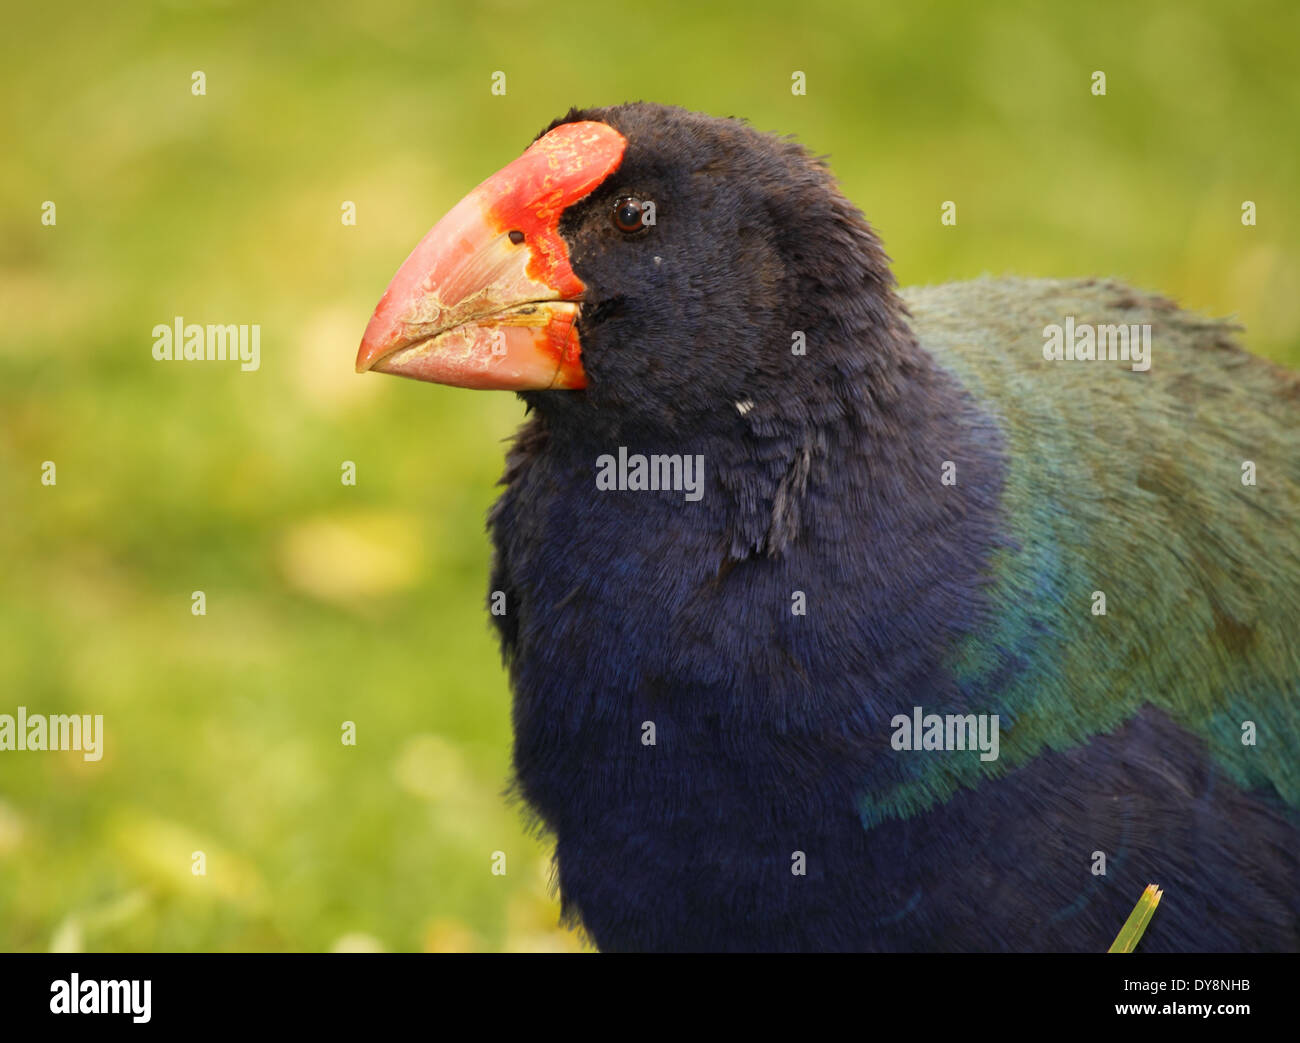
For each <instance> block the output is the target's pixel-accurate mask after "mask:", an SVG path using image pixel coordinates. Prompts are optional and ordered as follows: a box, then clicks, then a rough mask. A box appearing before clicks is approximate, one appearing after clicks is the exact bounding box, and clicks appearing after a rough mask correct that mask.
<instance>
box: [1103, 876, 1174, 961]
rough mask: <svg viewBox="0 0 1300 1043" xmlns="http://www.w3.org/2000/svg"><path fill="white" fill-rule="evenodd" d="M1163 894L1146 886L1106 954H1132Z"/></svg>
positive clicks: (1153, 885)
mask: <svg viewBox="0 0 1300 1043" xmlns="http://www.w3.org/2000/svg"><path fill="white" fill-rule="evenodd" d="M1163 894H1164V891H1162V890H1161V889H1160V888H1158V887H1157V886H1156V885H1155V884H1147V887H1146V890H1145V891H1143V892H1142V897H1141V898H1139V899H1138V901H1137V905H1135V906H1134V907H1133V911H1132V912H1131V913H1129V914H1128V919H1127V920H1125V921H1124V926H1123V927H1121V928H1120V929H1119V934H1117V935H1116V936H1115V941H1114V942H1113V943H1112V944H1111V947H1110V948H1109V949H1107V950H1106V951H1107V952H1132V951H1133V950H1134V949H1136V948H1137V943H1138V942H1139V941H1140V940H1141V938H1142V934H1143V932H1145V931H1146V929H1147V924H1149V923H1150V922H1151V917H1152V916H1153V915H1154V914H1155V911H1156V906H1158V905H1159V904H1160V898H1161V896H1162V895H1163Z"/></svg>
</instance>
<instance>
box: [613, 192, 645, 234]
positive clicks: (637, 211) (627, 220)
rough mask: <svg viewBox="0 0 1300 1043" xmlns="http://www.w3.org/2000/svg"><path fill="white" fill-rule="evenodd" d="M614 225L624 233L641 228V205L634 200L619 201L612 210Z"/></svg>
mask: <svg viewBox="0 0 1300 1043" xmlns="http://www.w3.org/2000/svg"><path fill="white" fill-rule="evenodd" d="M614 223H615V224H616V225H618V227H619V228H620V229H622V230H623V231H624V232H635V231H636V230H637V229H638V228H640V227H641V204H640V203H639V202H638V201H637V200H635V199H620V200H619V201H618V203H617V205H616V206H615V208H614Z"/></svg>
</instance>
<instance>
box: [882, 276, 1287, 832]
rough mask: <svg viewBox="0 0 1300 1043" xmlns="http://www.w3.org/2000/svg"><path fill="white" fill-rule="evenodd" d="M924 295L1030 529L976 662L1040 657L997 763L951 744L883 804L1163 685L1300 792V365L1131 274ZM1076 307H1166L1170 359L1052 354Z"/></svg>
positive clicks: (1236, 754)
mask: <svg viewBox="0 0 1300 1043" xmlns="http://www.w3.org/2000/svg"><path fill="white" fill-rule="evenodd" d="M903 297H904V300H905V301H906V302H907V305H908V307H909V309H910V310H911V312H912V314H913V316H914V318H915V328H916V329H917V331H918V334H919V337H920V340H921V343H922V345H923V346H924V347H925V348H926V350H928V351H929V352H930V353H931V354H932V355H933V357H934V358H935V359H936V360H937V361H938V362H939V363H940V364H941V365H943V366H945V367H947V368H948V369H950V370H951V371H952V372H953V373H954V374H955V375H956V376H957V377H958V379H959V380H960V381H961V383H962V384H963V386H965V387H966V389H967V390H968V391H969V392H970V393H971V394H972V395H973V396H974V397H975V399H976V400H977V401H978V402H979V403H980V405H981V406H982V407H983V408H985V409H986V410H988V411H989V412H990V413H991V414H992V415H993V416H994V417H995V418H996V420H997V423H998V427H999V429H1000V430H1001V431H1002V432H1003V434H1004V436H1005V438H1006V439H1007V450H1006V456H1007V459H1008V460H1009V462H1010V464H1009V469H1008V474H1007V479H1006V486H1005V492H1004V497H1003V507H1004V510H1005V512H1006V515H1007V519H1008V524H1009V527H1010V530H1011V533H1012V535H1013V537H1014V540H1015V547H1014V548H1010V549H1004V550H1003V551H1001V552H1000V553H999V554H998V555H997V556H996V557H995V560H994V563H993V564H994V573H995V575H996V582H995V583H994V584H993V585H992V587H991V589H990V592H989V598H990V604H991V610H992V611H991V615H990V620H991V629H990V630H988V631H985V632H983V633H981V634H979V635H975V636H972V637H970V638H969V639H968V640H967V641H966V642H965V643H964V644H963V645H962V646H961V647H960V649H959V650H958V651H957V653H956V658H955V661H954V664H953V665H954V669H955V671H956V673H957V675H958V676H959V677H964V678H967V679H977V678H979V677H980V676H981V675H984V676H987V675H989V674H990V673H991V672H995V671H997V670H998V669H999V668H1000V667H1001V666H1003V665H1005V664H1003V663H1000V662H999V656H1000V655H1002V656H1005V655H1006V654H1007V650H1009V649H1014V650H1019V651H1020V652H1021V653H1022V654H1024V655H1026V656H1027V657H1028V658H1029V659H1030V661H1031V662H1032V664H1033V669H1032V670H1030V671H1029V672H1027V673H1024V674H1023V675H1022V677H1021V679H1020V681H1019V683H1018V684H1016V685H1013V686H1010V687H1003V688H1001V689H1000V706H1001V712H1002V714H1003V715H1004V717H1006V718H1010V720H1011V721H1012V722H1014V725H1013V727H1010V728H1006V729H1005V730H1004V733H1003V738H1002V747H1001V756H1000V757H999V759H998V760H997V761H994V762H991V763H990V762H981V761H979V760H969V759H968V760H962V761H952V760H944V761H941V762H937V763H933V764H930V765H929V767H930V768H931V770H930V771H928V772H927V773H926V775H925V776H923V777H922V778H921V779H918V780H917V781H916V782H914V783H912V784H908V785H904V786H901V787H899V788H897V789H895V790H894V791H892V792H889V793H886V794H877V795H875V796H874V797H873V799H872V800H870V801H869V802H867V803H865V805H864V811H865V813H866V815H867V817H868V818H869V819H870V818H875V817H878V816H881V815H886V814H889V813H890V812H891V811H894V812H898V811H903V812H905V811H907V810H911V809H917V808H920V807H923V806H925V805H926V804H927V803H928V802H929V801H931V800H934V799H942V798H943V797H944V796H946V795H947V794H948V793H950V792H951V789H952V786H953V785H954V784H955V783H956V782H958V781H965V782H968V783H969V782H973V781H974V778H975V776H978V775H980V774H990V775H999V774H1004V773H1006V772H1008V771H1010V770H1012V769H1013V768H1014V767H1016V766H1017V765H1018V764H1020V763H1023V762H1024V761H1025V760H1026V759H1028V758H1030V757H1032V756H1034V755H1035V754H1036V753H1038V752H1039V751H1041V750H1042V749H1043V748H1044V747H1047V748H1052V749H1065V748H1069V747H1071V746H1074V745H1078V744H1080V743H1083V742H1086V741H1087V740H1089V739H1090V738H1091V737H1092V736H1093V735H1095V734H1097V733H1098V732H1105V731H1110V730H1112V729H1114V728H1115V727H1117V726H1118V725H1119V724H1120V723H1122V722H1123V721H1125V720H1127V719H1128V718H1129V717H1131V716H1132V715H1133V714H1134V713H1135V712H1136V711H1137V709H1138V708H1139V707H1140V706H1142V705H1143V704H1144V703H1151V704H1152V705H1154V706H1157V707H1160V708H1161V709H1163V710H1164V711H1166V712H1167V713H1168V714H1169V715H1170V717H1171V718H1172V719H1173V720H1175V721H1176V722H1178V723H1179V724H1180V725H1182V726H1184V727H1186V728H1188V729H1189V730H1190V731H1192V732H1193V733H1194V734H1196V735H1198V736H1199V737H1201V738H1203V739H1204V740H1205V741H1206V743H1207V744H1208V746H1209V749H1210V750H1211V751H1212V753H1213V756H1214V759H1215V763H1216V764H1217V765H1218V766H1219V767H1220V768H1222V769H1223V770H1224V771H1225V772H1226V774H1227V776H1228V777H1229V778H1231V779H1232V780H1233V781H1234V782H1235V783H1236V784H1238V785H1240V786H1242V787H1244V788H1248V789H1252V788H1256V787H1261V786H1264V787H1270V786H1271V787H1274V788H1275V789H1276V791H1277V792H1278V793H1279V794H1280V795H1281V796H1282V797H1283V799H1284V800H1285V801H1286V802H1287V803H1289V804H1290V805H1291V806H1293V807H1297V806H1300V753H1298V747H1300V640H1297V627H1298V626H1300V622H1298V621H1300V520H1298V519H1300V428H1297V425H1296V419H1295V418H1296V409H1297V406H1298V405H1300V379H1298V378H1297V377H1296V375H1294V374H1291V373H1289V372H1286V371H1284V370H1281V369H1279V368H1278V367H1275V366H1272V365H1270V364H1268V363H1266V362H1264V361H1262V360H1260V359H1257V358H1255V357H1253V356H1251V355H1249V354H1247V353H1245V352H1244V351H1242V350H1241V349H1240V347H1239V346H1238V344H1237V337H1238V335H1239V333H1240V330H1239V328H1238V327H1237V326H1235V325H1234V324H1232V323H1231V322H1228V321H1225V320H1209V319H1204V318H1201V317H1199V316H1196V315H1194V314H1192V313H1190V312H1187V311H1183V310H1180V309H1178V308H1177V307H1176V306H1175V305H1174V304H1172V303H1171V302H1170V301H1168V300H1165V299H1164V298H1161V297H1157V296H1153V295H1149V294H1144V293H1140V292H1136V291H1134V290H1131V289H1129V288H1128V287H1126V286H1124V285H1123V284H1120V283H1117V282H1113V281H1102V280H1063V281H1052V280H1023V279H1002V280H992V279H984V280H978V281H972V282H966V283H956V284H950V285H946V286H940V287H933V288H924V289H912V290H909V291H906V292H905V293H904V294H903ZM990 315H993V316H996V317H997V320H996V321H995V322H992V323H990V322H989V320H988V317H989V316H990ZM1066 316H1073V317H1074V319H1075V322H1076V324H1083V323H1088V324H1091V325H1093V326H1094V327H1097V326H1102V325H1120V324H1136V325H1141V324H1150V326H1151V338H1152V348H1151V358H1152V361H1151V365H1150V368H1149V369H1148V370H1146V371H1135V370H1133V369H1131V368H1130V365H1129V363H1127V362H1122V361H1049V360H1045V359H1044V357H1043V350H1042V349H1043V343H1044V337H1043V332H1042V331H1043V330H1044V329H1045V328H1046V327H1047V326H1049V325H1050V324H1058V325H1059V324H1062V323H1063V322H1064V319H1065V317H1066ZM1247 461H1249V462H1251V463H1253V464H1254V469H1255V481H1256V484H1254V485H1248V484H1243V464H1245V463H1246V462H1247ZM935 467H936V469H937V468H938V467H939V462H938V461H936V463H935ZM957 477H958V481H959V482H960V475H958V476H957ZM1096 591H1100V592H1102V593H1103V594H1104V595H1105V598H1106V601H1105V607H1106V614H1105V615H1104V616H1102V615H1095V614H1094V613H1093V604H1094V602H1093V593H1094V592H1096ZM1031 620H1032V632H1033V634H1034V637H1033V639H1032V640H1026V639H1027V636H1028V635H1029V634H1030V632H1031ZM1247 721H1251V722H1254V724H1255V738H1256V741H1255V742H1254V744H1247V743H1243V741H1242V740H1243V723H1244V722H1247ZM954 769H960V770H961V772H962V774H965V775H966V776H967V777H966V778H965V779H964V780H963V779H962V778H961V775H960V774H947V773H950V772H953V771H954Z"/></svg>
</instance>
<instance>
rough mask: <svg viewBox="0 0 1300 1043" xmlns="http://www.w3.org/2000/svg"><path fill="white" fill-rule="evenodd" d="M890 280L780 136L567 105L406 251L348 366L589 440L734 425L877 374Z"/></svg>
mask: <svg viewBox="0 0 1300 1043" xmlns="http://www.w3.org/2000/svg"><path fill="white" fill-rule="evenodd" d="M893 287H894V281H893V276H892V274H891V272H890V270H889V262H888V258H887V257H886V256H885V254H884V253H883V251H882V250H881V248H880V244H879V242H878V240H877V239H876V237H875V235H874V233H873V232H872V231H871V229H870V227H869V226H868V225H867V223H866V221H865V220H864V219H863V218H862V215H861V214H860V213H859V212H858V210H857V209H856V208H855V207H853V205H852V204H850V203H849V202H847V201H846V200H845V199H844V197H843V196H842V195H841V193H840V192H839V190H838V188H837V186H836V185H835V182H834V179H833V178H832V177H831V175H830V173H829V171H828V170H827V168H826V166H825V165H824V164H823V163H822V162H821V161H819V160H817V159H815V158H813V157H812V156H810V155H809V154H808V153H807V152H806V151H805V150H804V149H803V148H802V147H801V146H799V145H798V144H796V143H794V142H793V141H791V140H789V139H787V138H781V137H776V136H773V135H768V134H762V133H759V132H758V131H755V130H754V129H753V128H751V127H750V126H749V125H748V124H746V123H744V122H743V121H740V120H736V119H718V118H714V117H710V116H705V115H701V114H698V113H692V112H687V111H685V110H683V109H678V108H672V107H668V106H662V105H653V104H647V103H636V104H629V105H621V106H616V107H613V108H603V109H589V110H573V111H570V112H569V113H568V114H567V115H566V116H564V117H563V118H561V119H560V120H557V121H556V122H555V123H553V124H552V125H551V126H550V127H548V128H547V129H546V130H545V131H543V132H542V133H541V134H540V135H539V136H538V137H537V138H536V139H535V140H534V141H533V143H532V145H531V146H530V147H529V148H528V149H527V150H526V151H525V152H524V153H523V155H521V156H520V157H519V158H517V159H515V160H514V161H513V162H511V163H509V164H508V165H507V166H505V167H504V168H502V169H501V170H499V171H498V172H497V173H495V174H493V175H492V176H491V177H489V178H488V179H487V180H486V181H484V182H483V183H482V184H480V185H479V186H478V187H477V188H475V189H474V190H473V191H472V192H470V193H469V195H467V196H466V197H465V198H464V199H463V200H461V201H460V202H459V203H458V204H456V206H455V207H453V208H452V210H451V211H450V212H449V213H448V214H447V215H446V216H445V217H444V218H443V219H442V220H441V221H439V222H438V223H437V224H436V225H435V226H434V227H433V229H432V230H431V231H430V232H429V233H428V234H427V235H426V236H425V237H424V238H423V239H422V240H421V241H420V242H419V244H418V245H417V246H416V247H415V249H414V250H413V251H412V252H411V254H410V256H409V257H408V258H407V259H406V261H405V262H404V263H403V264H402V266H401V268H400V269H399V270H398V272H397V274H396V275H395V276H394V277H393V280H392V282H391V283H390V284H389V286H388V289H387V291H386V292H385V293H384V296H383V298H382V299H381V300H380V302H379V305H378V307H377V308H376V309H375V313H374V316H373V317H372V318H371V320H370V323H369V325H368V326H367V328H366V331H365V334H364V337H363V339H362V343H361V348H360V351H359V353H358V355H357V370H358V371H359V372H364V371H367V370H375V371H379V372H385V373H392V374H396V375H399V376H405V377H411V378H414V379H417V380H425V381H431V382H434V383H440V384H450V385H456V386H459V387H468V388H481V389H490V388H496V389H507V390H514V391H517V392H520V393H521V394H522V395H523V397H524V398H525V399H526V400H528V402H529V404H530V405H532V406H533V407H534V408H536V409H537V410H538V411H540V412H542V413H549V414H551V415H553V416H555V417H557V418H560V417H566V416H567V417H570V418H572V419H573V420H574V421H575V422H576V423H577V424H579V425H581V426H584V427H585V428H587V429H588V430H590V429H591V428H592V427H593V426H601V424H600V421H601V418H609V417H613V416H617V417H619V418H621V419H622V420H623V421H624V422H626V421H629V420H630V421H632V422H634V423H637V424H639V425H641V426H643V427H645V428H647V429H655V428H660V429H668V430H672V429H676V428H678V427H680V426H681V424H682V423H683V422H684V421H687V420H689V421H690V422H693V423H697V424H698V423H702V422H706V420H705V418H708V417H723V416H725V417H729V418H730V422H734V421H735V418H736V416H737V413H738V411H739V413H740V414H742V415H743V414H744V413H745V412H747V411H748V409H749V408H753V407H754V405H755V404H757V405H758V406H759V407H760V411H761V408H762V407H764V406H766V408H768V409H772V410H777V409H781V410H785V411H786V412H787V413H788V412H789V411H790V410H792V409H793V410H795V411H798V410H807V409H811V408H815V404H816V403H817V402H818V401H819V400H824V399H825V395H824V394H821V395H819V394H818V393H816V392H815V391H814V388H815V387H817V386H818V385H822V386H824V385H825V384H826V382H828V381H830V382H832V383H835V382H838V383H840V384H844V383H845V381H846V378H847V377H848V376H850V375H851V374H852V372H853V371H860V370H862V369H870V368H871V366H872V365H873V357H874V359H875V363H874V364H877V365H883V364H884V363H885V362H886V361H887V360H886V358H885V356H887V355H888V353H889V350H890V345H891V343H892V339H893V338H896V337H897V336H899V334H900V331H901V330H902V329H903V328H904V322H903V319H902V315H903V311H902V306H901V304H900V303H899V302H898V299H897V298H896V297H895V295H894V292H893ZM872 341H876V342H877V343H876V345H875V352H874V356H873V352H872Z"/></svg>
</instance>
